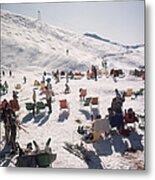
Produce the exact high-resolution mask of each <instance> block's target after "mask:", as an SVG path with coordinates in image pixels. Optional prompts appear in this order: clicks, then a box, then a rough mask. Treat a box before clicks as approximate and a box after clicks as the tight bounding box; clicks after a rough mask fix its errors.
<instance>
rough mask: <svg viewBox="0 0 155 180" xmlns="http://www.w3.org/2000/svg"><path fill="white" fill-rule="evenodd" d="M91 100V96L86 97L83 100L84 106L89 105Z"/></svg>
mask: <svg viewBox="0 0 155 180" xmlns="http://www.w3.org/2000/svg"><path fill="white" fill-rule="evenodd" d="M90 101H91V97H87V98H86V99H85V101H84V106H89V105H90Z"/></svg>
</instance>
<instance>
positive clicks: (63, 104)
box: [59, 99, 69, 110]
mask: <svg viewBox="0 0 155 180" xmlns="http://www.w3.org/2000/svg"><path fill="white" fill-rule="evenodd" d="M59 102H60V110H61V109H69V107H68V102H67V100H66V99H62V100H59Z"/></svg>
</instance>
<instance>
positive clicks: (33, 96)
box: [32, 89, 37, 116]
mask: <svg viewBox="0 0 155 180" xmlns="http://www.w3.org/2000/svg"><path fill="white" fill-rule="evenodd" d="M36 98H37V95H36V91H35V89H34V90H33V95H32V100H33V112H32V113H33V116H35V108H36Z"/></svg>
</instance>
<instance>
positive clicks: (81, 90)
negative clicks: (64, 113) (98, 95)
mask: <svg viewBox="0 0 155 180" xmlns="http://www.w3.org/2000/svg"><path fill="white" fill-rule="evenodd" d="M79 91H80V95H79V96H80V100H84V98H85V97H86V95H87V89H80V90H79Z"/></svg>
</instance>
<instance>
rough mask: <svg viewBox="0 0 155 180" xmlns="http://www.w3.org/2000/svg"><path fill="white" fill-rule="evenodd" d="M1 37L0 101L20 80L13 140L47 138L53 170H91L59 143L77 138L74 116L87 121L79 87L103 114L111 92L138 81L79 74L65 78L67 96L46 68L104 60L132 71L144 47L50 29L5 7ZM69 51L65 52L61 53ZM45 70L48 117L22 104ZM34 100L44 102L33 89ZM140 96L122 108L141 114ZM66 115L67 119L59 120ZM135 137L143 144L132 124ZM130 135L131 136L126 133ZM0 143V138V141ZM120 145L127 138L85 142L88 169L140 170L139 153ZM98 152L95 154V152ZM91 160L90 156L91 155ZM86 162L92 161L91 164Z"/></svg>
mask: <svg viewBox="0 0 155 180" xmlns="http://www.w3.org/2000/svg"><path fill="white" fill-rule="evenodd" d="M1 23H2V24H1V40H2V46H1V48H2V50H1V53H2V54H1V56H2V66H3V68H5V72H6V75H5V76H3V77H2V83H4V81H7V82H8V84H9V91H8V94H6V95H4V96H2V100H3V99H11V98H12V90H14V89H15V86H16V84H17V83H20V84H21V90H20V91H19V104H20V107H21V108H20V111H19V112H18V113H17V114H18V119H19V121H20V122H21V123H22V127H24V129H26V131H27V132H25V131H22V130H19V131H18V133H17V141H18V142H19V143H20V145H21V146H22V147H23V148H25V147H26V144H27V143H28V142H32V140H36V141H37V142H38V144H39V145H40V146H41V147H43V146H44V143H45V142H46V140H47V139H48V138H49V137H51V138H52V142H51V147H52V151H53V152H56V153H57V159H56V161H55V162H54V163H53V167H54V168H91V167H92V166H90V164H88V163H86V162H84V161H83V160H81V159H80V158H78V157H77V156H75V155H73V154H71V153H69V152H68V151H66V150H65V149H64V145H65V142H69V143H72V144H76V143H79V142H80V141H81V136H80V135H79V134H78V133H77V128H78V126H79V124H78V123H77V122H76V121H75V120H77V119H80V120H81V121H82V125H90V124H91V120H90V114H91V108H90V107H84V106H83V105H82V103H81V102H80V100H79V89H80V88H86V89H87V94H88V95H87V96H89V97H98V98H99V106H98V109H97V110H98V111H99V113H100V114H101V116H102V117H103V118H104V117H105V115H106V114H107V108H108V107H109V106H110V105H111V100H112V98H113V97H114V96H115V93H114V90H115V88H118V89H119V90H121V91H123V90H127V88H132V89H133V90H134V91H137V90H139V89H140V88H144V81H143V80H142V79H141V78H135V77H131V76H129V74H126V77H125V78H120V79H118V82H117V83H116V82H114V81H113V79H112V78H111V77H109V78H106V77H105V76H102V77H101V78H99V79H98V81H94V80H87V78H86V76H84V77H83V78H82V79H81V80H74V79H73V80H69V86H70V88H71V93H70V94H67V95H66V94H64V88H65V83H66V79H61V80H60V82H59V83H57V84H55V80H54V79H53V77H52V76H51V71H52V70H53V69H54V70H56V68H59V69H63V70H68V69H73V70H80V71H84V70H87V69H88V68H89V67H90V66H91V65H92V64H97V65H99V66H100V68H101V61H102V60H103V58H104V59H106V60H107V61H108V65H109V67H108V68H109V69H110V68H112V67H117V68H122V69H128V70H129V69H132V68H136V67H138V66H139V65H144V48H143V47H140V48H137V49H128V48H125V47H122V46H119V45H113V44H111V43H108V42H100V41H98V40H94V39H92V38H89V37H85V36H83V35H78V34H76V33H73V32H69V31H66V30H63V29H60V28H57V27H53V26H50V25H47V24H44V23H43V22H38V21H36V20H35V19H31V18H27V17H23V16H21V15H16V14H13V13H11V12H8V11H4V10H2V12H1ZM66 49H69V55H66ZM10 67H11V68H12V72H13V76H12V77H9V76H8V70H9V69H10ZM44 70H46V71H47V72H48V73H49V75H48V76H49V77H51V79H52V87H53V91H54V92H55V96H54V97H53V103H52V109H53V112H52V114H50V115H48V113H47V112H48V108H46V109H45V110H43V111H42V112H41V113H40V114H38V115H37V116H36V117H35V118H33V117H32V114H31V113H30V112H28V111H27V110H26V108H25V103H26V102H32V92H33V89H34V88H35V87H34V85H33V83H34V80H38V81H41V80H42V73H43V71H44ZM24 75H25V76H26V77H27V83H26V84H23V76H24ZM36 92H37V101H40V100H41V101H43V102H45V97H44V95H40V89H39V88H38V89H37V90H36ZM61 99H67V101H68V103H69V107H70V111H69V115H68V114H67V113H66V112H63V111H60V109H59V100H61ZM144 99H145V97H144V96H138V97H137V99H135V100H132V99H131V97H127V98H126V101H125V103H124V105H123V110H124V109H128V108H129V107H132V108H133V109H134V110H135V112H136V113H137V114H141V115H143V114H144V110H145V109H144V103H145V102H144ZM66 116H67V119H66V118H65V117H66ZM136 131H137V132H138V137H139V136H140V135H142V141H141V143H142V144H143V146H145V144H144V140H145V133H144V131H143V130H141V129H139V128H138V124H136ZM1 134H2V140H4V138H3V137H4V126H3V123H2V122H1ZM130 138H131V139H134V140H136V138H137V136H134V134H132V137H130ZM0 145H1V148H3V147H4V141H2V143H1V144H0ZM125 145H128V146H129V147H131V142H130V139H129V138H124V137H123V138H122V137H120V136H117V135H115V134H113V135H112V137H111V138H107V139H105V140H104V141H103V142H102V144H98V143H94V144H92V143H90V144H85V146H86V148H87V149H88V150H91V151H93V152H94V155H93V158H94V163H93V165H94V167H101V166H102V168H103V169H144V164H145V162H144V151H139V150H138V151H137V152H136V153H129V152H126V153H125V154H124V155H122V154H123V152H124V149H125ZM100 152H101V153H100ZM91 160H92V159H91ZM6 162H7V160H6V161H2V163H1V164H0V165H1V166H14V165H13V164H12V163H11V162H10V163H6ZM91 165H92V164H91Z"/></svg>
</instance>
